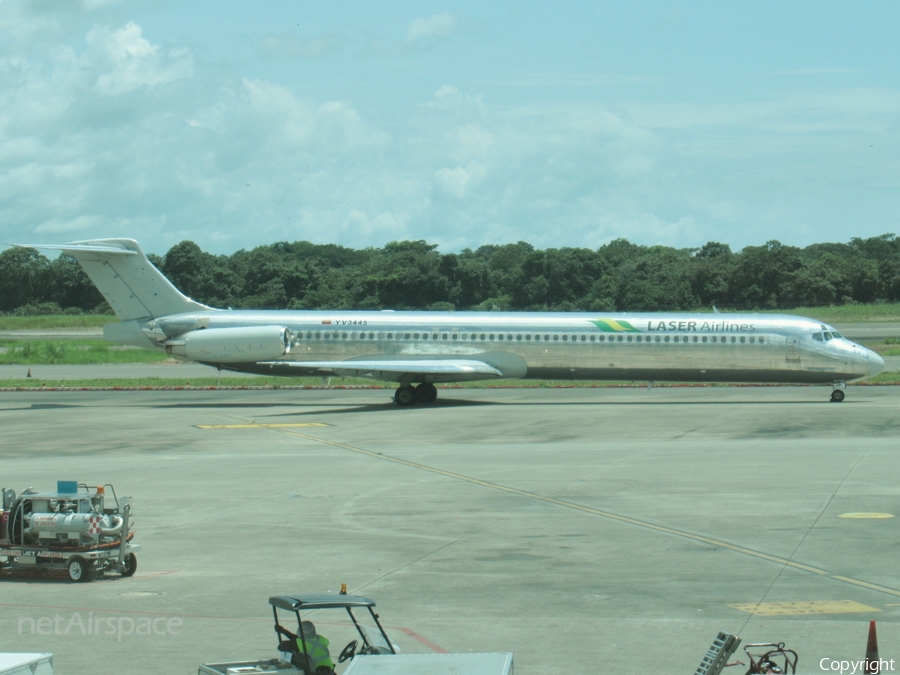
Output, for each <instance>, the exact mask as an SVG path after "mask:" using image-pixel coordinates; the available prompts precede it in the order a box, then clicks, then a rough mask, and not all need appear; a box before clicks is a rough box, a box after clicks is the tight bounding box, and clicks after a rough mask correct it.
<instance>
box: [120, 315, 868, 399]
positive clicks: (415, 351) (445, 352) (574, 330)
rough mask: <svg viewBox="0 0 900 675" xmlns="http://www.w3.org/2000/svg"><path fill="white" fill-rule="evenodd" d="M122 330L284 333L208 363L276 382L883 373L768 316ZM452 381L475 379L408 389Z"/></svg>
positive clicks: (247, 322) (815, 378)
mask: <svg viewBox="0 0 900 675" xmlns="http://www.w3.org/2000/svg"><path fill="white" fill-rule="evenodd" d="M130 323H133V324H136V325H134V326H133V328H134V329H135V333H137V332H141V333H143V335H144V336H146V337H145V338H144V339H145V340H146V339H147V338H149V340H150V342H152V343H153V344H154V345H155V346H158V345H159V343H160V342H161V341H162V340H164V339H167V338H172V337H173V336H177V335H179V334H184V333H185V332H187V331H192V330H200V329H210V330H212V329H216V328H237V327H259V326H283V327H285V328H287V329H289V330H290V332H291V333H292V336H293V337H292V342H291V347H290V351H289V353H287V354H285V355H283V356H281V357H280V358H279V359H277V360H274V361H269V362H267V363H228V364H220V363H209V365H213V366H219V367H222V368H226V369H230V370H239V371H244V372H255V373H265V374H276V375H302V374H312V375H323V376H327V375H333V374H335V371H334V369H330V370H328V371H322V370H321V369H316V368H310V369H304V368H302V367H300V368H298V363H300V362H304V361H320V362H321V361H348V360H349V361H352V360H354V359H357V360H362V359H365V360H367V361H372V360H385V361H387V360H397V359H402V360H404V361H406V360H411V361H415V360H435V359H477V360H483V361H486V362H490V363H491V364H492V365H494V366H496V367H497V368H498V369H499V370H501V371H502V373H503V376H504V377H524V378H541V379H573V380H574V379H578V380H642V381H680V382H782V383H834V382H844V381H850V380H855V379H860V378H863V377H868V376H871V375H875V374H877V373H878V372H880V371H881V370H882V369H883V367H884V362H883V360H882V359H881V358H880V357H879V356H878V355H877V354H875V353H874V352H872V351H871V350H869V349H866V348H865V347H862V346H860V345H858V344H855V343H853V342H851V341H850V340H847V339H844V338H842V337H840V336H839V334H838V333H837V332H836V331H834V329H832V328H830V327H829V326H827V325H825V324H822V323H821V322H819V321H815V320H813V319H807V318H803V317H797V316H788V315H774V314H769V315H767V314H706V313H671V314H669V313H653V314H649V313H647V314H626V313H603V312H597V313H531V312H521V313H511V312H503V313H500V312H399V311H398V312H392V311H380V312H378V311H375V312H372V311H340V312H321V311H244V310H211V311H208V312H197V313H187V314H177V315H172V316H166V317H160V318H158V319H155V320H153V321H150V322H147V323H137V322H130ZM120 325H121V324H120ZM123 328H124V326H123ZM112 339H115V338H112ZM279 361H283V362H285V365H284V366H281V365H279ZM288 362H291V363H292V364H293V365H291V366H289V365H287V363H288ZM374 376H376V377H378V376H377V375H374ZM380 378H381V379H390V380H396V381H401V382H402V381H403V379H402V377H401V376H398V375H396V374H384V375H382V376H380ZM461 379H478V378H475V377H472V378H466V377H460V376H446V377H442V376H440V375H429V376H427V377H419V378H417V379H416V380H415V381H429V382H441V381H458V380H461Z"/></svg>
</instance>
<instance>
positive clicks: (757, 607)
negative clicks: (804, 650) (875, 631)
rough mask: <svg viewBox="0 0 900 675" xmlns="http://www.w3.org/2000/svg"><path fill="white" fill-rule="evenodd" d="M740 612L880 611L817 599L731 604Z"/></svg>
mask: <svg viewBox="0 0 900 675" xmlns="http://www.w3.org/2000/svg"><path fill="white" fill-rule="evenodd" d="M728 606H729V607H734V608H735V609H739V610H741V611H742V612H747V613H748V614H755V615H756V616H803V615H808V614H855V613H859V614H863V613H871V612H880V611H881V610H880V609H878V608H876V607H869V606H868V605H863V604H860V603H858V602H854V601H853V600H818V601H813V602H741V603H736V604H733V605H728Z"/></svg>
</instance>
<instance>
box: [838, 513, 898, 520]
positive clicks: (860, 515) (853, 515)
mask: <svg viewBox="0 0 900 675" xmlns="http://www.w3.org/2000/svg"><path fill="white" fill-rule="evenodd" d="M893 517H894V514H893V513H842V514H841V515H839V516H838V518H859V519H863V518H893Z"/></svg>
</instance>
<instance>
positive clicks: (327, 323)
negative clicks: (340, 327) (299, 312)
mask: <svg viewBox="0 0 900 675" xmlns="http://www.w3.org/2000/svg"><path fill="white" fill-rule="evenodd" d="M322 325H323V326H330V325H331V319H322Z"/></svg>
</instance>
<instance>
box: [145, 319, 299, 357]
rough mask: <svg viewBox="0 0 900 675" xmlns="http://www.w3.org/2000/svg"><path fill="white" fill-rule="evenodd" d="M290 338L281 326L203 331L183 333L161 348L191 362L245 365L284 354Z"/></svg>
mask: <svg viewBox="0 0 900 675" xmlns="http://www.w3.org/2000/svg"><path fill="white" fill-rule="evenodd" d="M292 337H293V336H292V335H291V332H290V331H289V330H288V329H287V328H285V327H283V326H259V327H252V328H206V329H203V330H192V331H190V332H188V333H183V334H182V335H179V336H178V337H176V338H170V339H168V340H166V341H164V342H163V343H162V344H163V346H164V347H165V348H166V351H167V352H169V353H170V354H173V355H175V356H183V357H185V358H188V359H191V360H192V361H205V362H211V363H249V362H255V361H268V360H271V359H277V358H278V357H279V356H283V355H285V354H287V353H288V352H289V351H290V350H291V339H292Z"/></svg>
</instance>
